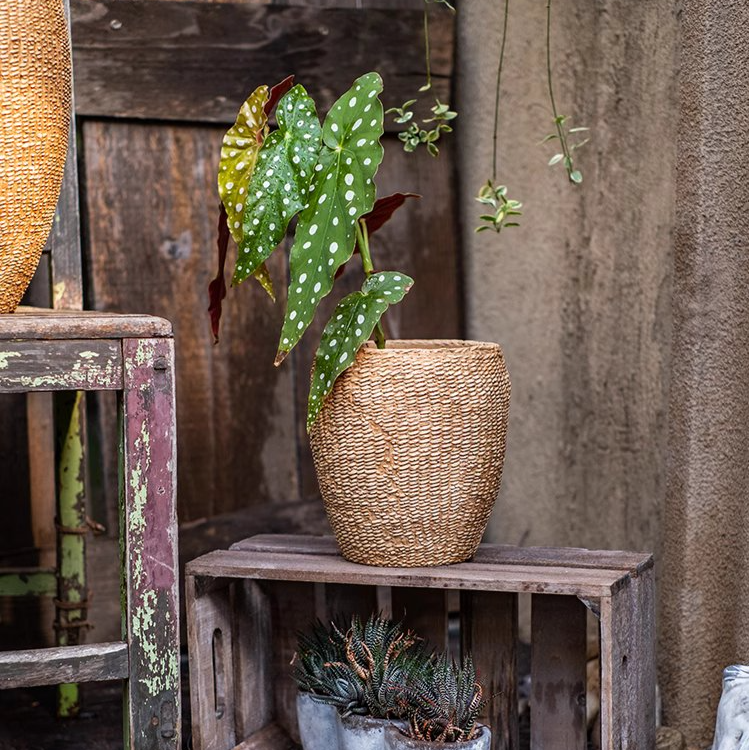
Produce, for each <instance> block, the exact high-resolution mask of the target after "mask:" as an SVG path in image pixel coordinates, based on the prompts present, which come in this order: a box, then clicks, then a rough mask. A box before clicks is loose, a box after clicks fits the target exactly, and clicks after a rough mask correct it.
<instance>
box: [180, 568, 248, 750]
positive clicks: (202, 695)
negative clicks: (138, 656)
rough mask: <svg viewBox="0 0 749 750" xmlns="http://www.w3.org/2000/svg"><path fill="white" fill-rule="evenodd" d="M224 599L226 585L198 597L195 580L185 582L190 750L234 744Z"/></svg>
mask: <svg viewBox="0 0 749 750" xmlns="http://www.w3.org/2000/svg"><path fill="white" fill-rule="evenodd" d="M230 593H231V592H230V590H229V586H228V584H226V585H223V586H217V587H215V588H213V589H211V590H210V591H207V592H202V593H201V595H198V594H199V592H198V591H196V585H195V579H194V578H193V577H192V576H188V577H187V580H186V582H185V597H186V607H187V643H188V653H189V656H190V703H191V708H192V745H193V748H194V750H228V748H232V747H234V745H235V744H236V737H235V733H234V695H235V688H236V687H238V685H237V684H235V682H234V664H235V656H234V641H233V637H232V627H231V619H232V614H231V597H230Z"/></svg>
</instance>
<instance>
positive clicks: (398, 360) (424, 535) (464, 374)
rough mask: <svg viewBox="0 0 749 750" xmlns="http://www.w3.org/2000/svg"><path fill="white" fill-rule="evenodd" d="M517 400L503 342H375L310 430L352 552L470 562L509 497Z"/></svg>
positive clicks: (411, 561)
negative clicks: (505, 484)
mask: <svg viewBox="0 0 749 750" xmlns="http://www.w3.org/2000/svg"><path fill="white" fill-rule="evenodd" d="M509 404H510V378H509V375H508V373H507V368H506V367H505V362H504V358H503V356H502V350H501V349H500V347H499V346H498V345H497V344H489V343H480V342H474V341H389V342H388V343H387V347H386V348H385V349H377V348H376V347H375V346H374V345H373V344H367V345H366V346H365V347H363V348H362V349H361V350H360V351H359V353H358V354H357V357H356V362H355V363H354V365H353V366H352V367H351V368H350V369H348V370H347V371H346V372H344V373H343V374H342V375H341V376H340V377H339V378H338V380H337V381H336V383H335V386H334V387H333V390H332V392H331V393H330V395H329V396H328V398H327V399H326V400H325V404H324V406H323V408H322V411H321V412H320V415H319V417H318V418H317V420H316V421H315V423H314V424H313V426H312V430H311V432H310V440H311V445H312V454H313V457H314V460H315V467H316V469H317V476H318V480H319V483H320V490H321V492H322V497H323V500H324V503H325V509H326V511H327V514H328V518H329V520H330V524H331V526H332V528H333V532H334V534H335V536H336V540H337V542H338V545H339V546H340V548H341V552H342V553H343V555H344V557H346V558H347V559H349V560H352V561H353V562H358V563H364V564H367V565H382V566H391V567H418V566H429V565H447V564H449V563H457V562H463V561H465V560H468V559H470V558H471V557H472V556H473V554H474V553H475V551H476V548H477V547H478V545H479V543H480V541H481V537H482V535H483V533H484V530H485V528H486V524H487V521H488V519H489V514H490V513H491V511H492V508H493V507H494V502H495V499H496V497H497V493H498V492H499V486H500V481H501V478H502V465H503V461H504V454H505V442H506V436H507V418H508V412H509Z"/></svg>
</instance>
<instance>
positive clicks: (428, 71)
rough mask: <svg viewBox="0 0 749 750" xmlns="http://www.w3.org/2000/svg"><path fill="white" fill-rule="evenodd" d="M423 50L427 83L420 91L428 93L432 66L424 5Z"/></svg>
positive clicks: (425, 7)
mask: <svg viewBox="0 0 749 750" xmlns="http://www.w3.org/2000/svg"><path fill="white" fill-rule="evenodd" d="M424 49H425V54H426V63H427V82H426V86H423V87H422V89H421V90H422V91H429V89H431V88H432V64H431V61H430V57H431V55H430V53H429V15H428V13H427V6H426V3H425V4H424Z"/></svg>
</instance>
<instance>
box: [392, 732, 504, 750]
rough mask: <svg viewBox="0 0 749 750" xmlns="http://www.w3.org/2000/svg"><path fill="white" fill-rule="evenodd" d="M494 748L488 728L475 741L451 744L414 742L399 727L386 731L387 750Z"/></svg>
mask: <svg viewBox="0 0 749 750" xmlns="http://www.w3.org/2000/svg"><path fill="white" fill-rule="evenodd" d="M491 746H492V733H491V732H490V731H489V728H488V727H483V726H482V727H481V728H480V730H479V736H478V737H476V739H474V740H469V741H468V742H450V743H442V742H440V743H437V742H421V741H420V740H412V739H411V738H410V737H406V735H405V734H403V732H401V731H400V729H398V727H393V726H390V727H387V729H385V750H435V748H440V750H448V748H455V750H490V748H491Z"/></svg>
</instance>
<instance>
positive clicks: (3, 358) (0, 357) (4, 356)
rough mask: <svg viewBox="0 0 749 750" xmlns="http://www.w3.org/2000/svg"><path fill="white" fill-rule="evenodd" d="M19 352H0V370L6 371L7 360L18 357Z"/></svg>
mask: <svg viewBox="0 0 749 750" xmlns="http://www.w3.org/2000/svg"><path fill="white" fill-rule="evenodd" d="M20 356H21V353H20V352H0V370H7V369H8V360H9V359H10V358H11V357H20Z"/></svg>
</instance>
